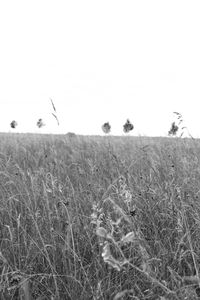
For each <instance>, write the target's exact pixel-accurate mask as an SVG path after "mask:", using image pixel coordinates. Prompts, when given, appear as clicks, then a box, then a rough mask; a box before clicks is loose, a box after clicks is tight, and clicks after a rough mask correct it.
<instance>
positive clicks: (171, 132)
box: [168, 122, 179, 136]
mask: <svg viewBox="0 0 200 300" xmlns="http://www.w3.org/2000/svg"><path fill="white" fill-rule="evenodd" d="M178 128H179V127H178V126H177V125H176V124H175V122H173V123H172V124H171V128H170V130H169V131H168V135H169V136H175V135H176V134H177V131H178Z"/></svg>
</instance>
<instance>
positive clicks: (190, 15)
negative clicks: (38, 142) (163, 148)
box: [0, 0, 200, 136]
mask: <svg viewBox="0 0 200 300" xmlns="http://www.w3.org/2000/svg"><path fill="white" fill-rule="evenodd" d="M199 15H200V2H199V1H197V0H196V1H195V0H192V1H188V0H187V1H184V0H180V1H179V0H167V1H165V0H157V1H155V0H137V1H136V0H131V1H128V0H124V1H122V0H121V1H118V0H101V1H97V0H91V1H88V0H80V1H78V0H73V1H72V0H71V1H70V0H64V1H62V0H54V1H52V0H34V1H30V0H24V1H22V0H18V1H16V0H6V1H0V104H1V108H0V131H6V130H10V128H9V123H10V122H11V121H12V120H13V119H15V120H17V122H18V123H19V126H18V130H19V131H31V132H34V131H36V130H37V129H36V125H35V124H36V122H37V119H38V118H42V119H44V122H45V123H46V128H45V129H43V131H45V130H46V131H48V132H64V133H66V132H68V131H71V132H76V133H80V134H101V125H102V124H103V123H104V122H106V121H109V122H110V124H111V126H112V133H113V134H121V133H122V125H123V123H125V121H126V119H127V118H129V119H130V120H131V121H132V122H133V124H134V126H135V129H134V132H133V134H135V135H137V134H145V135H166V134H167V132H168V130H169V127H170V124H171V122H172V120H173V114H172V113H173V111H178V112H180V113H182V115H183V117H184V119H185V123H186V125H187V126H188V128H189V129H190V131H191V133H192V134H193V135H194V136H199V135H198V132H200V118H199V110H198V108H199V103H200V18H199ZM49 98H52V99H53V101H54V104H55V106H56V109H57V113H58V117H59V119H60V123H61V124H60V127H58V126H57V124H56V120H55V119H54V118H53V116H51V112H52V107H51V103H50V100H49Z"/></svg>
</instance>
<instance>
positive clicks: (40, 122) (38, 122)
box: [37, 119, 45, 128]
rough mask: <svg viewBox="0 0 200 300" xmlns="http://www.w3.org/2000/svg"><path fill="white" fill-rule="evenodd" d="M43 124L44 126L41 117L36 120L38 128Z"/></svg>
mask: <svg viewBox="0 0 200 300" xmlns="http://www.w3.org/2000/svg"><path fill="white" fill-rule="evenodd" d="M44 126H45V123H44V122H43V120H42V119H38V121H37V127H38V128H42V127H44Z"/></svg>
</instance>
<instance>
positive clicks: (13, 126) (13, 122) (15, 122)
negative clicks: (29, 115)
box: [10, 120, 18, 128]
mask: <svg viewBox="0 0 200 300" xmlns="http://www.w3.org/2000/svg"><path fill="white" fill-rule="evenodd" d="M17 125H18V124H17V121H15V120H13V121H12V122H11V123H10V127H11V128H16V127H17Z"/></svg>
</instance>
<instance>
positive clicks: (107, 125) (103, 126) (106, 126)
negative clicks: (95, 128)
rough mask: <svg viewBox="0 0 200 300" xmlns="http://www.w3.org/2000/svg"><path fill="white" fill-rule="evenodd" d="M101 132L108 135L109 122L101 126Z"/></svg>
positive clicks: (109, 129)
mask: <svg viewBox="0 0 200 300" xmlns="http://www.w3.org/2000/svg"><path fill="white" fill-rule="evenodd" d="M101 128H102V130H103V132H104V133H109V132H110V131H111V126H110V124H109V122H107V123H104V124H103V125H102V126H101Z"/></svg>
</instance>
